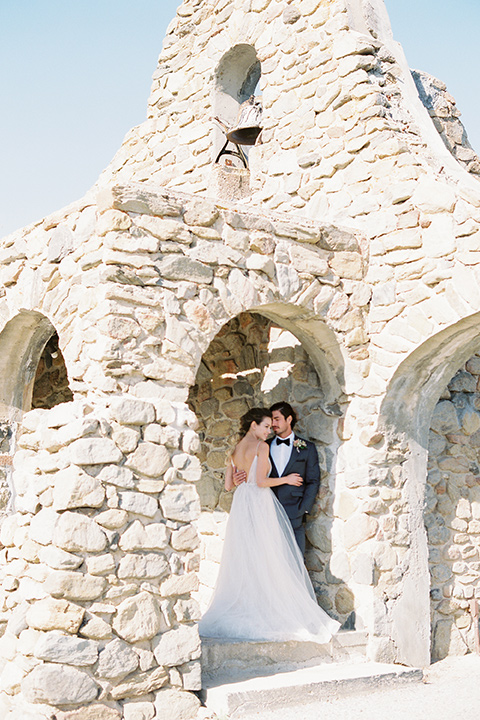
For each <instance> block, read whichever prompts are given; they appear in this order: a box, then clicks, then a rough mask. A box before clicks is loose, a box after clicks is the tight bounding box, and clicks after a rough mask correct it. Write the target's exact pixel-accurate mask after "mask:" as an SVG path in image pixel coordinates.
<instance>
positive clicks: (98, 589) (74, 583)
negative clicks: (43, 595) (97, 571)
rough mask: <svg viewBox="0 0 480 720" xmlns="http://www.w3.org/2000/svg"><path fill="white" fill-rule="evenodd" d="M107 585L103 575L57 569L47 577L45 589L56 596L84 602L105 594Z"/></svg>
mask: <svg viewBox="0 0 480 720" xmlns="http://www.w3.org/2000/svg"><path fill="white" fill-rule="evenodd" d="M106 586H107V581H106V580H105V578H103V577H95V576H93V575H84V574H82V573H79V572H69V571H67V570H63V571H62V570H57V571H56V572H53V573H52V574H51V575H50V576H49V577H48V578H47V581H46V583H45V590H46V591H47V592H48V593H50V594H51V595H52V596H53V597H56V598H67V599H68V600H79V601H81V602H82V601H85V600H96V599H97V598H98V597H100V595H102V594H103V592H104V590H105V588H106Z"/></svg>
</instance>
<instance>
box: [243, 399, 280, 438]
mask: <svg viewBox="0 0 480 720" xmlns="http://www.w3.org/2000/svg"><path fill="white" fill-rule="evenodd" d="M266 417H268V418H271V417H272V413H271V412H270V410H269V409H268V408H263V407H255V408H252V409H251V410H249V411H248V412H246V413H245V415H242V417H241V418H240V430H239V434H240V437H241V438H243V437H245V435H246V434H247V432H248V431H249V430H250V425H251V424H252V422H256V423H257V425H258V424H259V423H261V422H262V420H263V418H266Z"/></svg>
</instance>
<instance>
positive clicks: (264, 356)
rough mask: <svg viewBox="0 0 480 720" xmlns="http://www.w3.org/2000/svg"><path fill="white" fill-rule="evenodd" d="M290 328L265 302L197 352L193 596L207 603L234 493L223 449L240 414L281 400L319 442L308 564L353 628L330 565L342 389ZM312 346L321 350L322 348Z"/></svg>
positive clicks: (344, 590)
mask: <svg viewBox="0 0 480 720" xmlns="http://www.w3.org/2000/svg"><path fill="white" fill-rule="evenodd" d="M260 313H261V314H260ZM286 326H288V327H286ZM295 329H296V325H295V324H294V323H292V322H290V323H289V322H288V321H283V322H282V319H281V318H280V317H279V315H278V314H276V313H274V312H271V311H269V310H268V309H266V308H261V309H260V310H259V312H258V313H257V312H244V313H241V314H240V315H238V316H237V317H235V318H233V319H232V320H230V321H229V322H228V323H227V324H226V325H224V327H223V328H222V330H221V331H220V332H219V333H218V334H217V335H216V337H215V338H214V339H213V340H212V342H211V343H210V346H209V347H208V349H207V351H206V352H205V353H204V355H203V357H202V361H201V364H200V367H199V369H198V372H197V377H196V383H195V385H194V386H193V387H192V388H191V391H190V395H189V404H190V407H191V408H192V409H193V410H194V412H195V413H196V415H197V418H198V420H199V428H198V433H199V435H200V439H201V450H200V460H201V462H202V477H201V480H200V481H199V482H198V483H197V489H198V492H199V496H200V501H201V505H202V513H201V517H200V520H199V522H198V531H199V534H200V537H201V540H202V551H201V562H200V570H199V576H200V583H201V586H200V591H199V594H198V600H199V602H200V605H201V608H202V610H203V609H205V607H206V605H207V604H208V602H209V600H210V597H211V593H212V589H213V587H214V585H215V581H216V576H217V573H218V568H219V562H220V557H221V552H222V546H223V538H224V532H225V526H226V521H227V518H228V511H229V509H230V505H231V501H232V494H231V493H226V492H225V491H224V489H223V482H224V471H225V466H226V455H227V454H228V452H229V450H230V449H232V448H233V446H234V444H235V442H236V441H237V434H236V433H237V428H238V420H239V418H240V417H241V415H243V414H244V413H245V412H246V411H247V410H248V409H249V408H251V407H254V406H255V405H263V406H267V407H268V406H269V405H271V404H273V403H274V402H276V401H278V400H285V399H286V400H288V402H290V403H291V404H292V405H293V406H294V407H295V409H296V410H297V411H298V414H299V422H298V425H297V426H296V431H297V430H298V433H299V434H300V435H302V436H303V437H306V438H308V439H310V440H313V441H314V442H315V443H316V445H317V449H318V453H319V459H320V466H321V486H320V491H319V494H318V496H317V500H316V503H315V507H314V510H313V512H312V515H311V519H309V521H308V523H307V550H306V554H305V561H306V565H307V569H308V570H309V572H310V576H311V579H312V582H313V585H314V588H315V591H316V593H317V597H318V601H319V604H320V605H321V606H322V607H323V608H324V609H325V610H326V611H327V612H328V613H329V614H331V615H332V616H334V617H336V618H337V619H339V620H340V621H341V622H342V623H344V624H345V623H346V626H347V627H353V625H354V622H353V619H354V614H353V611H354V598H353V595H352V593H351V591H350V590H349V588H348V587H347V586H346V585H345V584H344V583H343V582H342V581H340V580H339V579H338V578H336V577H334V576H333V575H332V573H331V572H330V565H329V563H330V557H331V552H332V547H331V526H332V522H333V500H334V493H335V455H336V447H337V443H338V437H337V434H336V432H335V428H336V424H337V421H338V419H339V416H340V414H341V411H340V406H339V404H338V402H339V401H340V400H341V391H340V390H339V387H338V386H336V383H335V381H334V379H333V377H332V373H331V371H330V377H328V376H327V373H325V375H324V374H323V373H322V370H321V367H320V364H319V363H317V362H316V361H315V359H314V357H312V354H311V353H310V352H309V351H308V349H307V345H308V341H305V339H304V337H303V336H302V332H301V330H298V332H294V331H295ZM300 338H302V340H300ZM316 347H317V353H318V355H320V354H321V353H322V351H321V350H320V349H319V348H318V346H316ZM324 364H325V365H326V364H327V363H326V361H325V360H324ZM334 387H336V390H337V394H336V396H334V395H333V392H332V391H333V388H334ZM336 403H337V404H336ZM349 623H350V624H349Z"/></svg>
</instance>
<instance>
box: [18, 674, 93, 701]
mask: <svg viewBox="0 0 480 720" xmlns="http://www.w3.org/2000/svg"><path fill="white" fill-rule="evenodd" d="M98 690H99V688H98V685H97V684H96V683H95V682H94V680H92V678H91V677H89V675H87V674H86V673H85V672H82V671H81V670H77V669H76V668H72V667H69V666H68V665H53V664H52V665H50V664H44V665H37V667H35V668H34V669H33V670H32V672H30V673H29V674H28V675H27V676H26V678H25V679H24V680H23V681H22V693H23V694H24V696H25V699H26V700H27V702H31V703H48V704H51V705H75V704H77V703H88V702H91V701H92V700H95V698H96V697H97V694H98Z"/></svg>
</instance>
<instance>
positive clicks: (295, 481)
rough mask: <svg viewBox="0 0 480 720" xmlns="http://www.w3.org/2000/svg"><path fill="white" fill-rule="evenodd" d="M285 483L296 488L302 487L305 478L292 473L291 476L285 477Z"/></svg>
mask: <svg viewBox="0 0 480 720" xmlns="http://www.w3.org/2000/svg"><path fill="white" fill-rule="evenodd" d="M285 481H286V483H287V485H294V486H295V487H300V485H301V484H302V483H303V478H302V476H301V475H299V474H298V473H291V474H290V475H286V476H285Z"/></svg>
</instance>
